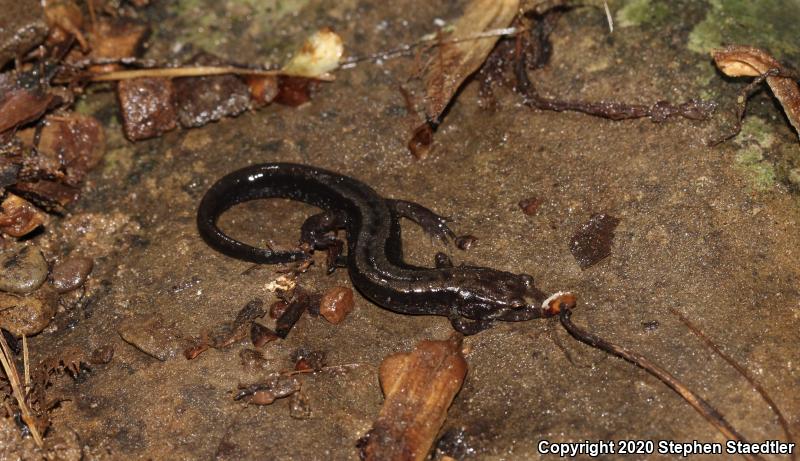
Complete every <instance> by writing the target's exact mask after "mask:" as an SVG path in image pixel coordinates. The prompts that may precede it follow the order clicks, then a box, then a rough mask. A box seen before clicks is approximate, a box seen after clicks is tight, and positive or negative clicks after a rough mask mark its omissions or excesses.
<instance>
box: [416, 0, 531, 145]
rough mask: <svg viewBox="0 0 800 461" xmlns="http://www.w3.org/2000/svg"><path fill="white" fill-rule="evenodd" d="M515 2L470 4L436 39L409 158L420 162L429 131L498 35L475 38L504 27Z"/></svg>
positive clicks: (515, 7) (515, 8) (515, 9)
mask: <svg viewBox="0 0 800 461" xmlns="http://www.w3.org/2000/svg"><path fill="white" fill-rule="evenodd" d="M518 10H519V0H472V1H470V2H469V3H468V4H467V6H466V7H465V9H464V13H463V15H462V16H461V17H460V18H458V20H456V21H455V22H454V23H453V25H452V27H451V28H450V31H449V32H445V35H440V38H441V39H447V41H441V42H440V43H439V44H438V46H436V47H435V48H434V49H433V53H432V56H431V58H430V60H429V61H428V63H427V64H426V66H425V73H424V75H423V77H422V80H423V83H424V85H425V122H424V123H423V124H421V125H420V126H418V127H417V128H415V129H414V131H413V134H412V136H411V140H410V141H409V143H408V146H409V149H410V150H411V152H412V154H414V156H415V157H417V158H424V157H425V156H426V155H427V154H428V150H429V148H430V146H431V143H432V140H433V138H432V136H433V130H434V129H435V128H436V126H438V125H439V123H440V122H441V117H442V114H443V113H444V110H445V109H446V108H447V106H448V105H449V104H450V101H451V100H452V99H453V97H454V95H455V94H456V91H458V89H459V88H460V87H461V85H463V83H464V81H465V80H466V79H467V77H469V76H470V75H472V74H473V73H475V71H477V70H478V68H479V67H481V65H482V64H483V62H484V61H485V60H486V57H487V56H488V55H489V52H491V51H492V48H494V46H495V43H497V40H498V39H499V38H500V37H499V35H491V34H490V35H487V36H484V37H480V38H474V37H475V36H476V35H477V36H480V35H481V34H483V33H485V32H487V31H490V30H494V29H497V28H500V27H506V26H508V25H509V24H511V21H512V20H513V19H514V17H515V16H516V15H517V12H518Z"/></svg>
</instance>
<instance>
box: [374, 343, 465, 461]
mask: <svg viewBox="0 0 800 461" xmlns="http://www.w3.org/2000/svg"><path fill="white" fill-rule="evenodd" d="M466 374H467V361H466V360H465V359H464V356H463V355H462V353H461V336H460V335H453V336H452V337H451V338H450V339H448V340H445V341H421V342H420V343H419V344H417V347H416V349H414V351H412V352H401V353H397V354H393V355H390V356H388V357H386V358H385V359H384V361H383V363H381V367H380V382H381V388H382V389H383V393H384V395H385V396H386V400H385V401H384V403H383V408H381V412H380V414H379V415H378V419H376V420H375V423H374V424H373V425H372V429H371V430H370V431H369V432H368V433H367V435H366V436H364V438H363V439H362V440H361V442H360V449H361V456H362V459H366V460H382V461H383V460H397V461H399V460H416V461H421V460H424V459H425V458H426V456H427V455H428V452H429V451H430V450H431V447H432V446H433V442H434V440H435V438H436V434H437V433H438V432H439V429H440V428H441V427H442V424H443V423H444V420H445V418H446V417H447V409H448V408H449V407H450V404H451V403H452V402H453V398H454V397H455V395H456V394H457V393H458V391H459V389H461V385H462V384H463V383H464V378H465V376H466Z"/></svg>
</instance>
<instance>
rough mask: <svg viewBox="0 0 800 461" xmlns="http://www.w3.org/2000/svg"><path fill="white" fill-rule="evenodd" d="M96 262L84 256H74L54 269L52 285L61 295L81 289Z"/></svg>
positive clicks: (51, 276)
mask: <svg viewBox="0 0 800 461" xmlns="http://www.w3.org/2000/svg"><path fill="white" fill-rule="evenodd" d="M92 267H94V261H93V260H92V258H87V257H84V256H72V257H69V258H67V259H65V260H64V261H62V262H60V263H58V264H56V265H55V267H53V273H52V274H51V275H50V284H51V285H52V286H53V288H54V289H55V290H56V291H57V292H59V293H66V292H68V291H72V290H74V289H76V288H80V287H81V286H82V285H83V284H84V283H86V278H87V277H88V276H89V274H90V273H91V272H92Z"/></svg>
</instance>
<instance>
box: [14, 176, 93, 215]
mask: <svg viewBox="0 0 800 461" xmlns="http://www.w3.org/2000/svg"><path fill="white" fill-rule="evenodd" d="M14 191H15V192H16V193H18V194H20V195H22V196H24V197H25V198H26V199H28V200H30V201H31V202H33V203H35V204H36V205H37V206H39V207H42V208H45V209H46V210H54V211H63V210H64V207H65V206H67V205H69V204H70V203H72V202H74V201H75V200H78V197H79V196H80V193H81V191H80V189H79V188H77V187H75V186H68V185H66V184H62V183H60V182H57V181H49V180H46V179H40V180H37V181H24V182H18V183H16V184H15V185H14Z"/></svg>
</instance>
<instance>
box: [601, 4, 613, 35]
mask: <svg viewBox="0 0 800 461" xmlns="http://www.w3.org/2000/svg"><path fill="white" fill-rule="evenodd" d="M603 9H605V10H606V20H607V21H608V32H609V33H610V34H613V33H614V17H613V16H611V9H609V8H608V2H607V1H605V0H604V1H603Z"/></svg>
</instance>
